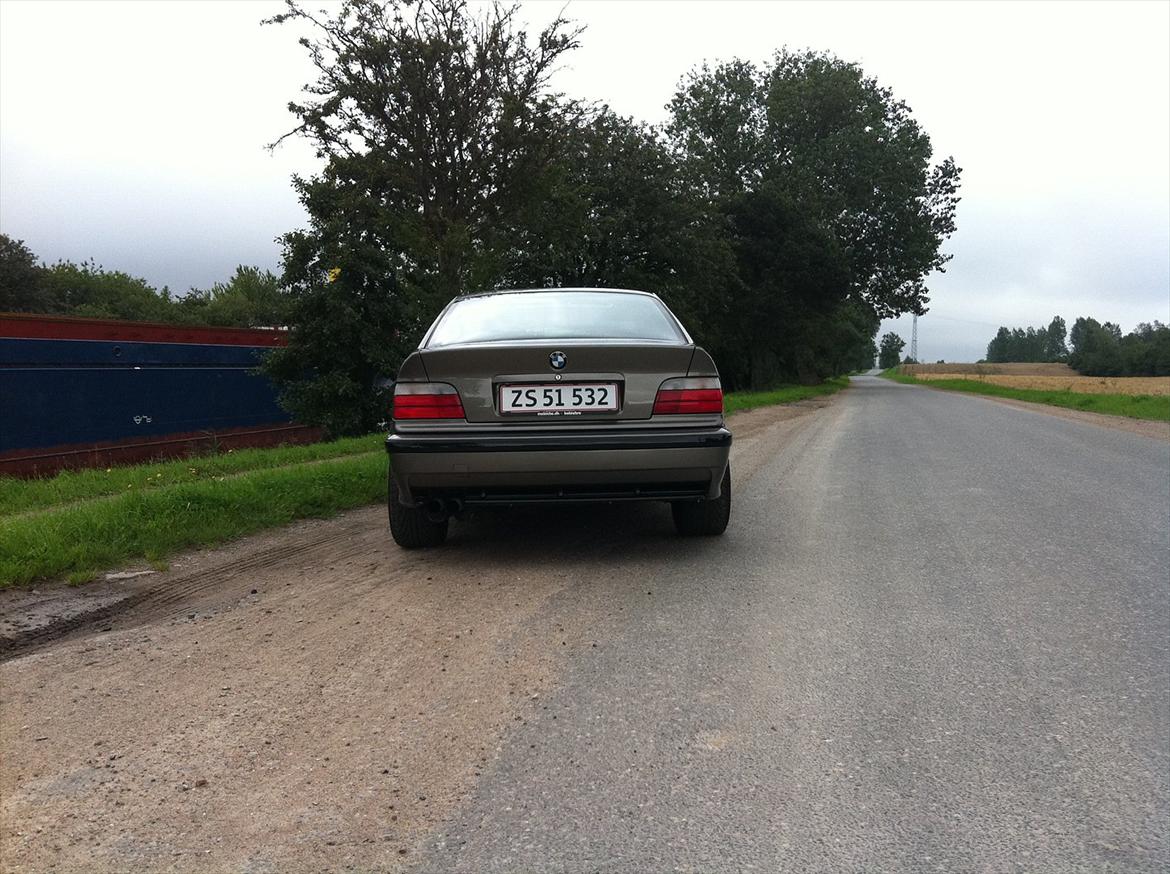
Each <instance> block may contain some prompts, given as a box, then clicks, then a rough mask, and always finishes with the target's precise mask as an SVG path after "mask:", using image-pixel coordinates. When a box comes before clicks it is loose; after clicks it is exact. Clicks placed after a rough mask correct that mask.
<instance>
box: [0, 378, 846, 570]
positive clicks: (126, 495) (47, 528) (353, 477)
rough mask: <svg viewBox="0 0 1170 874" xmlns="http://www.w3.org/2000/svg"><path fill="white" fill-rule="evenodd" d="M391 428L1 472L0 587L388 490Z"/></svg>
mask: <svg viewBox="0 0 1170 874" xmlns="http://www.w3.org/2000/svg"><path fill="white" fill-rule="evenodd" d="M848 383H849V381H848V378H846V377H840V378H838V379H834V380H829V381H828V382H826V383H822V384H821V385H814V386H804V385H792V386H780V387H778V388H775V389H772V390H770V391H762V392H735V393H733V394H729V395H727V397H726V410H727V413H728V414H729V415H730V414H731V413H735V412H739V411H741V410H750V409H755V408H756V407H762V406H769V405H774V404H786V403H792V402H794V401H800V400H805V399H807V398H812V397H819V396H822V395H829V394H832V393H834V392H836V391H839V390H841V389H842V388H844V387H845V386H846V385H848ZM384 439H385V438H384V437H383V435H380V434H374V435H370V436H367V437H355V438H351V439H347V440H337V441H333V442H330V443H317V444H312V445H309V446H282V447H277V448H272V449H244V450H237V451H234V452H229V453H224V454H221V455H210V456H202V457H198V458H189V459H182V460H178V461H167V462H160V463H156V464H143V465H135V466H130V467H114V468H110V469H108V470H106V469H98V470H83V471H67V472H63V473H60V474H58V475H57V476H55V477H52V478H47V479H33V480H24V479H12V478H7V477H0V586H8V585H13V584H20V583H28V582H33V581H35V580H39V579H44V578H47V577H64V578H65V579H67V580H68V581H69V582H70V583H71V584H74V585H80V584H83V583H86V582H88V581H90V580H92V579H94V578H95V577H96V576H97V574H98V572H99V571H102V570H106V569H108V568H111V567H116V566H118V565H120V564H125V563H127V562H132V561H141V562H144V563H149V564H150V565H151V566H153V567H155V568H156V569H158V568H165V567H166V558H167V556H169V555H171V554H173V553H175V552H177V551H178V550H181V549H185V548H189V547H193V546H207V545H213V544H216V543H222V542H225V541H227V540H231V539H233V538H235V537H240V536H242V535H245V534H251V533H254V532H256V531H260V530H262V529H264V528H271V527H274V526H277V525H284V524H287V523H289V522H292V521H294V520H296V519H304V518H309V517H323V516H330V515H333V514H334V513H337V512H340V511H342V510H349V509H352V508H354V507H360V506H363V505H365V504H371V503H374V502H376V501H382V500H385V497H386V455H385V451H384V449H383V441H384Z"/></svg>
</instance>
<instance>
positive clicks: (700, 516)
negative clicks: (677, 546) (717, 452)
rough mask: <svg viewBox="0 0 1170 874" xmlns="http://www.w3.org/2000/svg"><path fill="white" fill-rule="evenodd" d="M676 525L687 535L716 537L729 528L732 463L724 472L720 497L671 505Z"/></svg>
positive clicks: (681, 532) (679, 531)
mask: <svg viewBox="0 0 1170 874" xmlns="http://www.w3.org/2000/svg"><path fill="white" fill-rule="evenodd" d="M670 511H671V513H673V514H674V527H675V529H677V531H678V533H679V534H682V535H684V536H686V537H696V536H699V537H714V536H716V535H719V534H722V533H723V532H724V531H726V530H727V523H728V522H729V521H730V520H731V465H730V464H728V465H727V469H726V470H724V472H723V483H722V485H721V486H720V489H719V497H717V498H715V499H714V500H704V501H687V502H682V501H679V502H676V503H673V504H671V505H670Z"/></svg>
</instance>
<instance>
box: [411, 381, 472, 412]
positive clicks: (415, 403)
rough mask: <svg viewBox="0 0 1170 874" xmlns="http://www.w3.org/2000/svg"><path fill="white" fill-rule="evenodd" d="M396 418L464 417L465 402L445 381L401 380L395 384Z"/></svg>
mask: <svg viewBox="0 0 1170 874" xmlns="http://www.w3.org/2000/svg"><path fill="white" fill-rule="evenodd" d="M393 417H394V419H395V420H396V421H397V420H401V419H463V418H465V416H464V413H463V402H462V401H461V400H459V392H457V391H455V387H454V386H450V385H447V384H446V383H443V382H400V383H398V384H397V385H395V386H394V412H393Z"/></svg>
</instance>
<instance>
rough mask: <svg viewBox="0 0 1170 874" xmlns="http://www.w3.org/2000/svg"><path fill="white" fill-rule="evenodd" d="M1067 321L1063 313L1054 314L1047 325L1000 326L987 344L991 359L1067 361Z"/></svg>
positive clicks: (1000, 360)
mask: <svg viewBox="0 0 1170 874" xmlns="http://www.w3.org/2000/svg"><path fill="white" fill-rule="evenodd" d="M1065 335H1066V331H1065V322H1064V319H1062V318H1061V317H1060V316H1053V318H1052V322H1051V323H1050V324H1049V325H1048V327H1047V328H1028V329H1026V330H1025V329H1024V328H1002V327H1001V328H1000V329H999V331H997V332H996V335H995V337H994V339H992V341H991V342H990V343H988V344H987V361H988V362H990V363H993V364H998V363H1003V362H1009V361H1011V362H1042V363H1051V362H1058V361H1064V360H1066V359H1067V358H1068V349H1067V348H1066V347H1065V339H1064V338H1065Z"/></svg>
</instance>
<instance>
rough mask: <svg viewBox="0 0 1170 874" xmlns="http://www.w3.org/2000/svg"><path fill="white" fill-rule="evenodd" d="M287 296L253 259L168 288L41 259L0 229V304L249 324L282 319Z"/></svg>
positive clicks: (16, 309) (91, 266)
mask: <svg viewBox="0 0 1170 874" xmlns="http://www.w3.org/2000/svg"><path fill="white" fill-rule="evenodd" d="M289 303H290V300H289V298H288V296H287V295H286V294H284V293H283V291H282V290H281V288H280V282H279V279H278V277H277V276H276V275H275V274H274V273H272V272H271V271H269V270H261V269H260V268H258V267H246V266H244V265H242V264H241V265H240V266H239V267H237V268H236V272H235V274H234V275H233V276H232V277H231V278H230V279H228V280H227V281H226V282H217V283H215V284H214V285H212V286H211V288H207V289H199V288H192V289H190V290H189V291H188V292H187V294H184V295H176V294H172V293H171V291H170V289H169V288H166V287H164V288H162V289H157V288H155V287H154V286H152V285H150V283H148V282H147V281H146V280H145V279H141V278H139V277H137V276H131V275H130V274H128V273H123V272H122V271H120V270H106V269H105V268H104V267H102V266H101V265H98V264H95V263H93V262H92V261H83V262H82V263H80V264H76V263H74V262H72V261H58V262H57V263H56V264H52V265H47V264H44V263H42V262H41V261H40V260H39V259H38V258H37V256H36V255H35V254H34V253H33V252H32V250H31V249H29V247H28V246H26V245H25V244H24V241H22V240H14V239H12V238H11V237H9V236H8V235H7V234H0V312H10V313H41V314H44V315H59V316H79V317H84V318H95V319H125V320H129V321H135V322H170V323H173V324H182V325H214V326H217V327H237V328H255V327H275V326H281V325H285V324H287V320H288V311H289Z"/></svg>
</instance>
